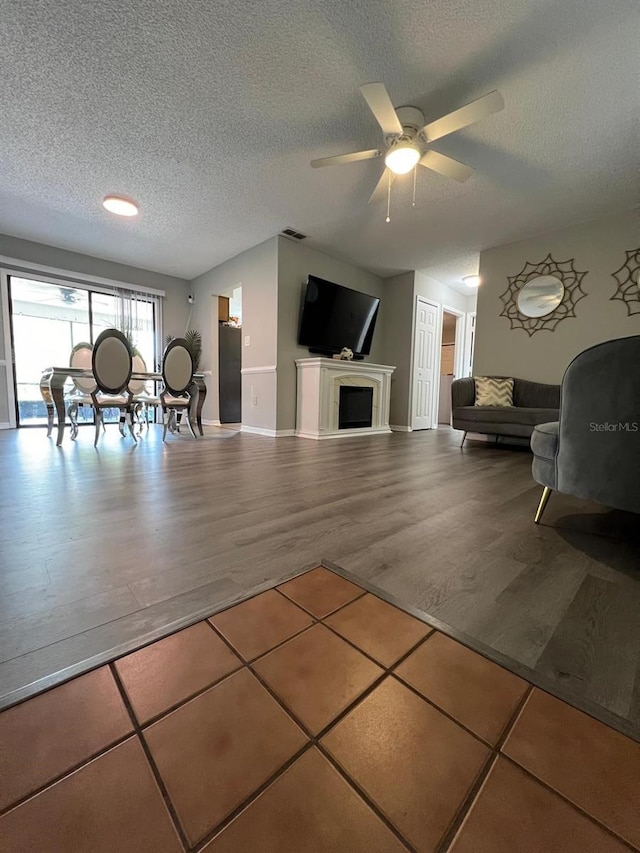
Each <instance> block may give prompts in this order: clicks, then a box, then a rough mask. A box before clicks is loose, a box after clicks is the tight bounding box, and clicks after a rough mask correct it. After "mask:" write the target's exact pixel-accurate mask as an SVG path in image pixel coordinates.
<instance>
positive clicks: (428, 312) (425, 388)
mask: <svg viewBox="0 0 640 853" xmlns="http://www.w3.org/2000/svg"><path fill="white" fill-rule="evenodd" d="M438 315H439V307H438V305H436V304H434V303H433V302H428V301H427V300H426V299H422V298H421V297H420V296H419V297H418V299H417V304H416V323H415V338H414V344H413V346H414V350H413V409H412V411H413V417H412V422H411V426H412V428H413V429H433V428H434V427H436V426H437V424H436V418H437V412H436V410H435V409H436V404H435V395H436V387H437V386H438V387H439V379H440V377H439V376H438V375H437V374H438V372H439V368H440V359H439V358H438V347H439V344H440V341H439V333H438Z"/></svg>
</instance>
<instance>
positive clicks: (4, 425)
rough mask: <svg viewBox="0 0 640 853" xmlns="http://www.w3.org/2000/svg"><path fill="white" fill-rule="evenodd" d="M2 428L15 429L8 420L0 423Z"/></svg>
mask: <svg viewBox="0 0 640 853" xmlns="http://www.w3.org/2000/svg"><path fill="white" fill-rule="evenodd" d="M0 429H13V427H12V426H11V424H10V423H9V422H8V421H3V422H2V423H0Z"/></svg>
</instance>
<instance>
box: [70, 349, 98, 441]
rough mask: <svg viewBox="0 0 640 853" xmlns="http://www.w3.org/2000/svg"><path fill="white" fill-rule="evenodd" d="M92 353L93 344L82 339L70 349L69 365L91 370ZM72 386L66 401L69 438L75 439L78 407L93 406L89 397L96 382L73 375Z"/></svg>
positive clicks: (91, 378)
mask: <svg viewBox="0 0 640 853" xmlns="http://www.w3.org/2000/svg"><path fill="white" fill-rule="evenodd" d="M92 353H93V344H90V343H87V341H82V342H81V343H79V344H76V345H75V346H74V348H73V349H72V350H71V355H70V357H69V367H79V368H81V369H82V370H91V355H92ZM71 378H72V381H73V388H72V389H71V391H70V392H69V393H68V394H67V396H66V402H67V403H68V409H67V414H68V416H69V421H70V422H71V438H72V439H75V438H76V437H77V435H78V409H79V408H80V407H81V406H93V400H92V398H91V393H92V391H95V389H96V383H95V381H94V379H93V377H84V376H73V377H71Z"/></svg>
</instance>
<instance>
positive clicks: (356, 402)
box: [338, 385, 373, 429]
mask: <svg viewBox="0 0 640 853" xmlns="http://www.w3.org/2000/svg"><path fill="white" fill-rule="evenodd" d="M372 417H373V388H364V387H359V386H356V385H341V386H340V403H339V407H338V429H362V428H366V427H370V426H371V424H372Z"/></svg>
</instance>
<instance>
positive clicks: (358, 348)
mask: <svg viewBox="0 0 640 853" xmlns="http://www.w3.org/2000/svg"><path fill="white" fill-rule="evenodd" d="M379 305H380V300H379V299H378V298H377V297H375V296H369V295H368V294H367V293H360V292H359V291H357V290H350V289H349V288H348V287H342V286H341V285H339V284H334V282H332V281H325V280H324V279H323V278H317V277H316V276H315V275H310V276H309V280H308V282H307V288H306V290H305V294H304V303H303V306H302V317H301V319H300V333H299V335H298V343H299V344H300V345H301V346H305V347H309V349H310V350H311V351H312V352H314V351H315V352H320V353H338V352H340V350H341V349H342V348H343V347H349V349H351V350H353V353H354V355H369V353H370V352H371V341H372V339H373V331H374V329H375V326H376V318H377V316H378V306H379Z"/></svg>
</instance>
